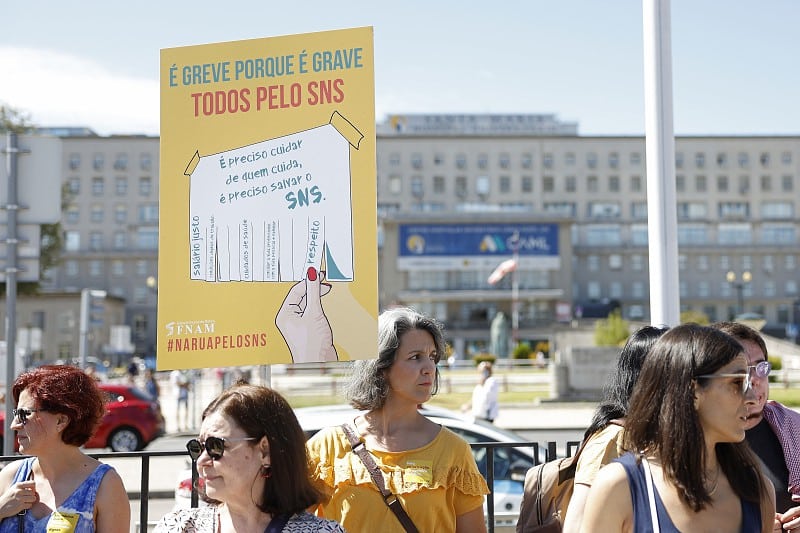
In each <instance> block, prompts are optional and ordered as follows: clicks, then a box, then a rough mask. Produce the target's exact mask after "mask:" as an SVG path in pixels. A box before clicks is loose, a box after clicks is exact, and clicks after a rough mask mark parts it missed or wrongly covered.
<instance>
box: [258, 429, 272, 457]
mask: <svg viewBox="0 0 800 533" xmlns="http://www.w3.org/2000/svg"><path fill="white" fill-rule="evenodd" d="M258 447H259V449H260V450H261V457H262V458H265V459H270V456H269V439H267V436H266V435H264V436H263V437H261V440H260V441H259V443H258Z"/></svg>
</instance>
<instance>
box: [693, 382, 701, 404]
mask: <svg viewBox="0 0 800 533" xmlns="http://www.w3.org/2000/svg"><path fill="white" fill-rule="evenodd" d="M692 394H693V395H694V410H695V411H697V410H699V409H700V396H701V393H700V388H699V387H698V386H697V380H694V379H693V380H692Z"/></svg>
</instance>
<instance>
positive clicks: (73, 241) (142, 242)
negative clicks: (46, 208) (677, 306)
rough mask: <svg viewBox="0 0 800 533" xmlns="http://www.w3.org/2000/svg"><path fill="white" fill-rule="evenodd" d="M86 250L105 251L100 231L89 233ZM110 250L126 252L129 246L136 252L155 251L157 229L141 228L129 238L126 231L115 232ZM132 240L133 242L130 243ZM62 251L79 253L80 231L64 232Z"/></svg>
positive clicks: (103, 238)
mask: <svg viewBox="0 0 800 533" xmlns="http://www.w3.org/2000/svg"><path fill="white" fill-rule="evenodd" d="M88 237H89V244H88V250H90V251H102V250H105V249H106V238H105V234H104V233H103V232H102V231H90V232H89V235H88ZM111 238H112V249H114V250H128V249H129V248H131V244H132V245H133V247H134V248H135V249H137V250H157V249H158V228H157V227H142V228H137V229H136V232H135V233H134V234H133V235H132V236H129V235H128V232H127V231H115V232H114V233H113V234H112V237H111ZM131 238H132V239H133V242H130V241H131ZM64 249H65V250H66V251H67V252H81V251H84V248H81V232H80V231H65V232H64Z"/></svg>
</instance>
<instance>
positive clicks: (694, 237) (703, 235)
mask: <svg viewBox="0 0 800 533" xmlns="http://www.w3.org/2000/svg"><path fill="white" fill-rule="evenodd" d="M678 244H679V245H681V244H683V245H690V244H694V245H697V244H708V230H707V229H706V227H705V226H701V225H694V224H678Z"/></svg>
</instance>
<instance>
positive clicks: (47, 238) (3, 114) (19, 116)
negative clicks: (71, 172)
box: [0, 102, 70, 294]
mask: <svg viewBox="0 0 800 533" xmlns="http://www.w3.org/2000/svg"><path fill="white" fill-rule="evenodd" d="M33 129H34V125H33V124H32V123H31V121H30V115H28V114H27V113H25V112H23V111H20V110H18V109H15V108H13V107H11V106H8V105H6V104H3V103H2V102H0V134H3V136H4V135H5V134H6V133H8V132H11V133H29V132H31V131H33ZM1 143H2V145H3V146H5V139H3V140H2V141H1ZM3 163H5V161H3ZM61 198H62V200H61V207H62V209H63V207H64V206H65V202H67V203H68V201H69V198H70V197H69V195H68V194H67V188H66V185H65V186H63V187H62V189H61ZM63 242H64V238H63V232H62V230H61V223H60V222H56V223H55V224H42V228H41V239H40V242H39V250H40V252H39V274H40V276H41V274H42V273H43V272H46V271H47V270H48V269H49V268H52V267H54V266H56V265H57V264H58V263H59V261H60V254H61V247H62V245H63ZM38 290H39V283H37V282H21V283H19V284H18V285H17V291H18V292H19V293H20V294H34V293H36V292H37V291H38ZM5 291H6V284H5V282H0V293H2V294H5Z"/></svg>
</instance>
